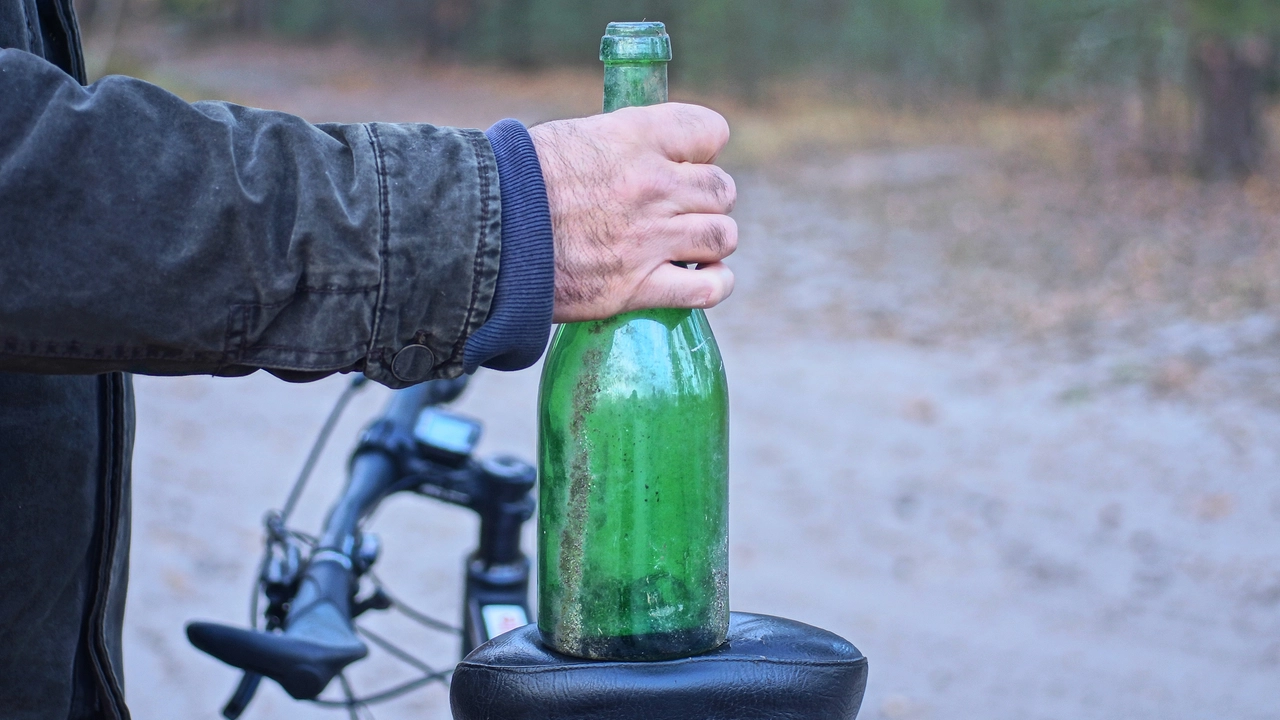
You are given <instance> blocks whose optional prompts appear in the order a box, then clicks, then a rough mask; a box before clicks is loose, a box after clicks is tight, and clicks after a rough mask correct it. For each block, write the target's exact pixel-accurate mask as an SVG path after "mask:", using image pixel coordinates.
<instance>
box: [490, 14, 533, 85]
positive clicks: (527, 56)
mask: <svg viewBox="0 0 1280 720" xmlns="http://www.w3.org/2000/svg"><path fill="white" fill-rule="evenodd" d="M500 8H501V11H500V13H499V15H498V18H499V20H500V24H499V27H500V30H499V31H498V34H499V37H500V38H501V42H502V47H501V49H500V51H499V53H500V55H501V57H502V60H503V62H504V63H506V64H507V65H508V66H510V67H512V68H516V69H520V70H527V69H531V68H533V67H534V65H535V63H536V58H535V57H534V54H533V0H502V3H501V5H500Z"/></svg>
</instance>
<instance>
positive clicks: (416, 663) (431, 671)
mask: <svg viewBox="0 0 1280 720" xmlns="http://www.w3.org/2000/svg"><path fill="white" fill-rule="evenodd" d="M356 632H358V633H360V634H361V635H363V636H365V637H367V638H369V640H371V641H372V642H373V644H374V645H377V646H378V647H380V648H382V649H383V650H385V651H386V652H387V653H389V654H391V655H394V656H395V657H397V658H399V659H400V660H401V661H402V662H404V663H406V664H408V665H412V666H413V667H415V668H417V669H418V670H421V671H422V672H424V673H426V674H427V675H438V674H439V671H437V670H436V669H435V668H433V667H431V666H430V665H428V664H426V663H425V662H423V661H421V660H419V659H418V658H416V657H414V656H412V655H410V654H409V653H408V652H407V651H406V650H403V649H401V648H399V647H397V646H396V645H394V644H392V642H391V641H390V640H388V639H386V638H384V637H382V636H381V635H378V634H377V633H375V632H373V631H372V630H369V629H368V628H365V627H361V626H359V625H357V626H356Z"/></svg>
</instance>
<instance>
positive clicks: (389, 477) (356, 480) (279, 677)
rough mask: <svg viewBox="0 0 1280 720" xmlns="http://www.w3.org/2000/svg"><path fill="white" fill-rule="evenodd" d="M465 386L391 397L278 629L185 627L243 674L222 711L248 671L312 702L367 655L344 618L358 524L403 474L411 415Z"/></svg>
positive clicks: (435, 385) (245, 692)
mask: <svg viewBox="0 0 1280 720" xmlns="http://www.w3.org/2000/svg"><path fill="white" fill-rule="evenodd" d="M466 385H467V378H466V377H465V376H463V377H459V378H456V379H453V380H437V381H431V382H427V383H422V384H420V385H416V386H413V387H410V388H406V389H403V390H399V391H397V392H396V393H395V394H394V395H392V397H391V400H390V401H389V402H388V404H387V407H386V409H385V410H384V412H383V414H382V416H381V417H380V418H379V419H378V420H377V421H375V422H374V423H373V424H372V425H371V426H370V428H369V430H368V431H367V432H366V437H365V440H364V441H363V442H362V443H361V445H360V447H358V448H357V450H356V452H355V453H354V454H353V456H352V459H351V465H350V472H349V477H348V481H347V485H346V488H345V489H344V491H343V494H342V496H341V498H340V499H339V500H338V502H337V503H335V504H334V506H333V508H332V509H331V510H330V512H329V515H328V517H327V518H326V520H325V524H324V530H323V532H322V534H321V538H320V542H319V544H318V546H317V548H316V552H314V553H313V554H312V555H311V558H310V561H309V562H308V563H307V566H306V569H305V571H304V572H303V574H302V577H301V578H300V579H299V580H298V583H297V590H296V594H294V595H293V597H292V598H290V599H289V611H288V614H287V616H285V618H284V619H283V622H282V625H283V628H284V632H282V633H273V632H260V631H255V630H248V629H243V628H237V627H231V626H227V625H221V624H218V623H203V622H193V623H190V624H189V625H188V626H187V637H188V638H189V639H190V641H191V643H192V644H193V645H195V646H196V647H197V648H199V649H200V650H203V651H205V652H206V653H209V654H210V655H213V656H214V657H216V658H218V659H220V660H222V661H223V662H226V663H228V664H229V665H233V666H235V667H239V668H242V669H244V670H245V671H246V676H245V679H244V680H243V681H242V682H241V689H240V691H238V692H237V694H236V698H235V699H233V702H232V704H231V705H228V708H227V711H225V712H224V714H228V716H231V715H232V714H234V715H238V714H239V711H240V710H243V707H244V705H246V704H247V703H248V700H249V697H251V696H252V693H253V690H254V689H255V688H256V684H257V678H256V677H254V675H255V674H256V675H260V676H265V677H269V678H271V679H273V680H275V681H276V682H278V683H279V684H280V685H281V687H283V688H284V689H285V690H286V691H287V692H288V693H289V694H290V695H292V696H293V697H295V698H299V699H311V698H315V697H316V696H318V695H319V694H320V692H321V691H323V690H324V688H325V687H326V686H327V685H328V684H329V682H330V681H331V680H332V679H333V677H334V676H336V675H337V674H338V673H340V672H342V669H343V668H345V667H346V666H347V665H349V664H351V663H352V662H355V661H356V660H359V659H361V658H363V657H364V656H365V655H367V654H368V647H367V646H366V645H365V644H364V643H363V642H362V641H361V640H360V639H359V637H357V636H356V633H355V629H354V626H353V625H352V622H351V618H352V599H353V597H354V595H355V589H356V587H355V584H356V580H357V577H358V573H357V569H356V568H355V567H354V566H353V554H354V552H355V551H356V545H357V538H358V537H359V524H360V522H361V520H363V519H364V517H366V516H367V515H368V514H369V512H371V511H372V510H373V509H374V508H376V507H377V505H378V503H379V502H380V501H381V500H382V499H383V498H385V497H386V496H387V495H388V494H390V493H391V492H394V491H395V490H397V489H399V488H397V482H398V481H399V480H401V479H402V478H404V477H405V475H406V474H408V471H407V468H405V467H403V466H402V464H403V453H401V452H397V450H401V449H403V446H404V445H405V444H406V443H408V444H410V445H411V444H412V442H413V440H412V427H413V423H414V421H415V419H416V418H417V415H418V413H419V412H420V411H421V410H422V409H423V408H424V407H426V406H428V405H438V404H442V403H446V402H449V401H452V400H454V399H456V398H457V397H458V396H459V395H461V394H462V391H463V390H464V389H465V388H466ZM375 433H380V434H381V435H383V436H384V437H383V438H382V442H380V443H373V442H370V441H369V436H370V435H372V434H375ZM280 532H283V528H280ZM269 629H270V628H269Z"/></svg>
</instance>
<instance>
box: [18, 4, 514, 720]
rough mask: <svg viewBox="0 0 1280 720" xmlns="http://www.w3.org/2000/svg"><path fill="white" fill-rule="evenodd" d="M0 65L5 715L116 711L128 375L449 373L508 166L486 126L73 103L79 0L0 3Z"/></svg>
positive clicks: (133, 100) (494, 262)
mask: <svg viewBox="0 0 1280 720" xmlns="http://www.w3.org/2000/svg"><path fill="white" fill-rule="evenodd" d="M0 48H11V49H8V50H0V538H3V539H2V540H0V714H3V716H4V717H5V718H15V719H24V720H25V719H28V718H40V719H42V720H43V719H45V718H58V719H61V718H114V719H123V718H127V717H128V711H127V709H126V708H125V705H124V701H123V680H122V675H121V663H120V651H119V648H120V633H121V622H122V617H123V602H124V589H125V580H126V576H127V557H128V554H127V550H128V542H129V525H128V511H129V483H128V478H129V457H130V453H131V445H132V437H133V408H132V395H131V389H130V383H129V379H128V375H127V374H125V372H128V371H135V372H146V373H152V374H186V373H210V374H217V375H241V374H246V373H250V372H253V371H255V370H257V369H267V370H268V371H270V372H273V373H275V374H277V375H280V376H281V377H284V378H286V379H292V380H302V379H310V378H315V377H320V376H323V375H325V374H329V373H332V372H338V371H350V370H360V371H363V372H364V373H365V374H366V375H368V376H369V377H371V378H373V379H375V380H378V381H379V382H382V383H384V384H386V385H389V386H392V387H399V386H403V385H406V384H410V383H414V382H419V381H422V380H425V379H428V378H431V377H437V376H447V375H454V374H457V373H458V372H460V371H461V370H462V367H463V355H464V347H465V345H466V342H467V339H468V337H469V336H471V335H472V334H473V333H474V332H475V331H476V330H477V328H479V327H480V325H481V324H482V323H483V322H484V321H485V318H486V316H487V314H488V312H489V309H490V304H491V302H492V299H493V296H494V292H495V285H496V282H497V273H498V264H499V253H500V232H501V226H500V213H501V198H500V196H499V185H498V176H497V168H496V165H495V158H494V155H493V152H492V149H491V147H490V145H489V143H488V141H487V140H486V139H485V137H484V135H483V134H482V133H480V132H478V131H472V130H459V129H452V128H438V127H432V126H428V125H395V124H379V123H372V124H355V125H321V126H313V125H309V124H307V123H305V122H303V121H301V120H298V119H297V118H294V117H292V116H289V115H286V114H282V113H275V112H269V111H264V110H255V109H247V108H241V107H236V106H233V105H228V104H224V103H196V104H194V105H191V104H187V103H185V102H183V101H182V100H180V99H178V98H176V97H174V96H172V95H169V94H167V93H165V92H164V91H162V90H160V89H158V88H156V87H154V86H151V85H148V84H146V83H143V82H140V81H136V80H131V79H127V78H108V79H106V80H103V81H100V82H98V83H96V84H95V85H94V86H93V87H92V88H84V87H82V85H81V83H82V82H83V80H84V71H83V61H82V59H81V55H80V47H79V38H78V30H77V28H76V23H75V18H74V14H73V9H72V6H71V2H70V0H0ZM121 238H128V241H127V242H122V241H121Z"/></svg>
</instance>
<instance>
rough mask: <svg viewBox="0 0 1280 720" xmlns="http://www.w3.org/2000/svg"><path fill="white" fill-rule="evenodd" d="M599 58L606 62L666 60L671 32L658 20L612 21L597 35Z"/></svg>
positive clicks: (668, 53)
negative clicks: (602, 33) (601, 35)
mask: <svg viewBox="0 0 1280 720" xmlns="http://www.w3.org/2000/svg"><path fill="white" fill-rule="evenodd" d="M600 59H601V60H602V61H604V62H605V63H606V64H614V63H646V62H668V61H670V60H671V36H670V35H667V28H666V26H665V25H663V24H662V23H660V22H648V21H646V22H613V23H609V26H608V27H607V28H605V34H604V37H603V38H601V39H600Z"/></svg>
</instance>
